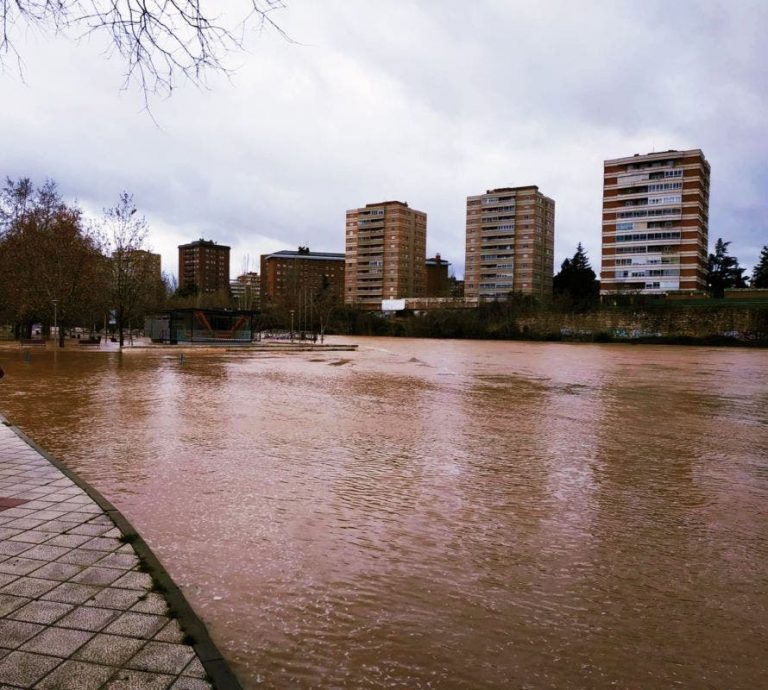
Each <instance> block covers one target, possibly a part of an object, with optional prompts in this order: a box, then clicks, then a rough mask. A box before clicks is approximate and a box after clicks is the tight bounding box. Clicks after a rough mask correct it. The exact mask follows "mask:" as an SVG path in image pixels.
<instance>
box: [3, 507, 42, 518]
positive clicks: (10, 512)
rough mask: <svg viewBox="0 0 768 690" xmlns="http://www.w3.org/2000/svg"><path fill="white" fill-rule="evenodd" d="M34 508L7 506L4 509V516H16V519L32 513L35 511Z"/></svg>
mask: <svg viewBox="0 0 768 690" xmlns="http://www.w3.org/2000/svg"><path fill="white" fill-rule="evenodd" d="M34 512H35V511H34V510H29V508H26V507H25V508H7V509H6V510H4V511H3V517H9V518H14V519H15V520H18V519H19V518H23V517H27V515H31V514H32V513H34Z"/></svg>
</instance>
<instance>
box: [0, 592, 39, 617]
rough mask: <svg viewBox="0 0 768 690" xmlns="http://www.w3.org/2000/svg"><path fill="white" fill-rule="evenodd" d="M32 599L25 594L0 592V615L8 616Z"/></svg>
mask: <svg viewBox="0 0 768 690" xmlns="http://www.w3.org/2000/svg"><path fill="white" fill-rule="evenodd" d="M30 601H31V597H30V598H26V597H23V596H14V595H12V594H7V593H6V594H0V616H7V615H8V614H9V613H12V612H13V611H16V610H17V609H20V608H21V607H22V606H24V605H25V604H28V603H29V602H30Z"/></svg>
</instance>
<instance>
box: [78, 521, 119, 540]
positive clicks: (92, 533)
mask: <svg viewBox="0 0 768 690" xmlns="http://www.w3.org/2000/svg"><path fill="white" fill-rule="evenodd" d="M111 528H112V527H111V525H94V524H92V523H89V524H87V525H79V526H78V527H73V528H71V529H70V530H69V534H82V535H85V536H89V537H98V536H101V535H102V534H104V533H105V532H109V530H110V529H111Z"/></svg>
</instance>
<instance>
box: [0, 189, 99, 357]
mask: <svg viewBox="0 0 768 690" xmlns="http://www.w3.org/2000/svg"><path fill="white" fill-rule="evenodd" d="M0 197H1V198H2V203H0V206H2V208H3V211H2V213H0V217H2V237H1V238H0V292H2V296H3V300H4V301H5V304H6V309H7V311H8V312H9V315H10V317H11V318H12V320H13V321H14V323H15V324H16V326H17V332H19V333H20V334H21V335H26V336H29V335H30V333H31V327H32V324H33V323H35V322H38V321H39V322H42V323H44V324H47V325H49V326H50V325H52V324H53V322H54V321H56V324H57V325H58V326H59V344H60V345H62V344H63V340H64V328H66V327H68V326H75V325H81V324H84V323H85V324H88V323H90V324H92V323H94V322H95V317H96V315H98V314H100V313H102V310H103V308H104V305H105V303H104V295H105V293H106V285H105V261H104V256H103V254H102V252H101V246H100V242H99V238H98V236H97V235H96V234H95V233H93V232H90V231H89V230H87V229H86V228H85V227H84V226H83V223H82V214H81V212H80V209H78V208H77V207H73V206H68V205H67V204H65V203H64V202H63V201H62V199H61V197H60V195H59V193H58V190H57V188H56V184H55V183H54V182H52V181H50V180H49V181H47V182H46V183H45V184H44V185H43V186H42V187H39V188H38V189H34V188H33V185H32V184H31V182H30V181H29V180H28V179H25V178H23V179H21V180H19V181H18V182H13V181H12V180H8V181H7V184H6V186H5V188H4V189H3V190H2V193H0Z"/></svg>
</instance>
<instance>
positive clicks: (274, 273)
mask: <svg viewBox="0 0 768 690" xmlns="http://www.w3.org/2000/svg"><path fill="white" fill-rule="evenodd" d="M324 286H327V287H329V288H330V290H331V294H333V295H334V296H335V297H336V299H338V300H339V301H341V300H342V295H343V294H344V254H336V253H331V252H312V251H310V250H309V247H299V249H298V251H291V250H284V251H279V252H274V253H272V254H262V255H261V304H262V305H264V306H266V305H267V304H277V303H279V302H291V303H293V302H294V301H300V300H301V299H306V298H307V296H308V295H309V294H311V293H315V294H319V291H320V290H321V289H322V288H323V287H324Z"/></svg>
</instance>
